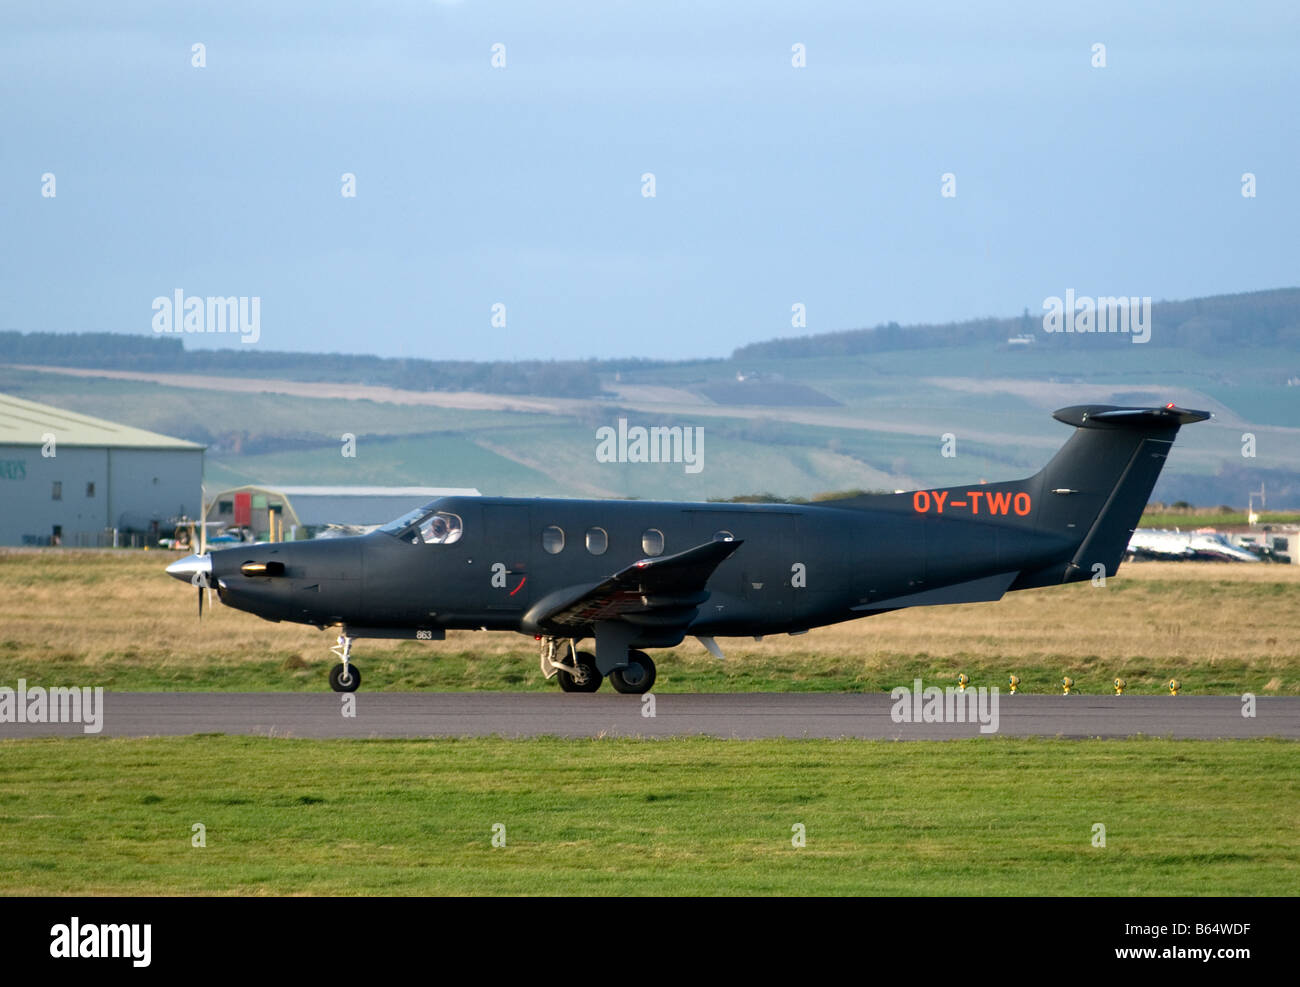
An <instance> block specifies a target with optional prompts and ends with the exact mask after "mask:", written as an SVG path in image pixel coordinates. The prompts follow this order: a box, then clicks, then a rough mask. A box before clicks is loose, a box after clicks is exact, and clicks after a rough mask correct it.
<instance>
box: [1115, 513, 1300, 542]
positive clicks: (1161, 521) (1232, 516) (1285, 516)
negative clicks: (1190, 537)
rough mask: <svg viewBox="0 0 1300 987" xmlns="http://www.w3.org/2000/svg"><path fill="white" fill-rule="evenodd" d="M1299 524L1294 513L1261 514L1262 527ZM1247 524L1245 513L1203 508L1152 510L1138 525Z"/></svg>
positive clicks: (1174, 526)
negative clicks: (1195, 509) (1193, 509)
mask: <svg viewBox="0 0 1300 987" xmlns="http://www.w3.org/2000/svg"><path fill="white" fill-rule="evenodd" d="M1297 522H1300V514H1298V513H1295V512H1294V511H1282V512H1278V511H1261V512H1259V523H1260V524H1261V525H1264V524H1296V523H1297ZM1246 523H1247V517H1246V512H1245V511H1220V510H1218V509H1217V508H1203V509H1200V510H1197V511H1169V510H1165V511H1157V510H1150V511H1147V512H1146V513H1144V514H1143V515H1142V520H1141V521H1139V522H1138V525H1139V527H1142V528H1182V529H1183V530H1184V531H1187V530H1190V529H1192V528H1207V527H1208V528H1212V527H1216V526H1223V525H1238V524H1246ZM1259 534H1260V536H1261V537H1262V535H1263V532H1262V531H1260V532H1259Z"/></svg>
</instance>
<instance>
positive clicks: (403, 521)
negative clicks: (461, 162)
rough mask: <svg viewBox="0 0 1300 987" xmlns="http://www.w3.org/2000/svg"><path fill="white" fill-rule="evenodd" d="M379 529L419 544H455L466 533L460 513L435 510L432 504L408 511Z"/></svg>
mask: <svg viewBox="0 0 1300 987" xmlns="http://www.w3.org/2000/svg"><path fill="white" fill-rule="evenodd" d="M379 530H380V531H386V532H388V533H389V534H390V535H396V536H397V537H398V538H402V539H406V540H409V541H410V542H412V543H413V544H417V545H418V544H420V543H421V542H423V543H424V544H425V545H453V544H455V543H456V542H458V541H460V536H461V535H462V534H463V533H464V528H463V526H462V524H461V520H460V516H459V515H456V514H452V513H450V512H449V511H435V510H433V505H432V504H426V505H425V506H424V507H421V508H418V509H417V510H414V511H408V512H407V513H405V514H403V515H402V516H401V517H399V518H397V519H395V520H393V521H389V522H388V523H387V524H385V525H382V526H381V527H380V529H379Z"/></svg>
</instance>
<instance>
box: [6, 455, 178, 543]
mask: <svg viewBox="0 0 1300 987" xmlns="http://www.w3.org/2000/svg"><path fill="white" fill-rule="evenodd" d="M56 480H57V481H60V482H61V483H62V484H63V498H62V499H61V500H54V499H53V496H52V492H53V486H54V482H55V481H56ZM202 481H203V452H202V450H199V449H194V450H189V449H104V448H77V447H70V446H64V445H60V446H58V447H57V448H56V450H55V455H54V456H51V457H45V456H42V455H41V447H40V446H5V445H0V545H21V544H22V543H23V536H24V535H34V536H37V537H40V538H48V537H49V536H50V534H51V533H52V532H53V530H54V526H55V525H61V526H62V527H63V543H64V544H65V545H70V544H73V542H74V540H75V536H76V535H77V534H79V533H84V534H88V535H94V534H97V533H99V532H101V531H103V530H104V529H105V528H112V527H122V526H123V522H124V521H128V522H129V521H134V523H135V524H136V525H138V526H139V525H141V524H142V523H147V522H148V521H149V520H151V519H154V520H157V521H159V522H160V523H161V524H162V526H163V527H164V528H165V526H166V521H167V519H168V518H170V517H172V516H173V515H175V514H179V513H186V514H188V515H189V516H191V517H195V516H197V514H198V512H199V499H200V496H201V493H200V491H201V485H202ZM87 483H94V485H95V492H94V495H93V496H87V495H86V484H87ZM163 533H164V534H167V535H170V534H171V532H170V531H164V532H163Z"/></svg>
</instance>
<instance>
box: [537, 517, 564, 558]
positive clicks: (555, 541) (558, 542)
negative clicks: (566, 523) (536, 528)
mask: <svg viewBox="0 0 1300 987" xmlns="http://www.w3.org/2000/svg"><path fill="white" fill-rule="evenodd" d="M542 548H544V549H546V551H548V552H549V553H550V554H551V555H558V554H560V552H563V551H564V529H563V528H561V527H559V526H558V525H554V524H551V525H547V526H546V527H545V528H543V529H542Z"/></svg>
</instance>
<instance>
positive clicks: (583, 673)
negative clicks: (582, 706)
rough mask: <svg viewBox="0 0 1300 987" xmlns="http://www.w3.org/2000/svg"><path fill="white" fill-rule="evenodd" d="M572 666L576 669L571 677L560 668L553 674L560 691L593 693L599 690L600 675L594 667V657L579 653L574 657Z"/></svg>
mask: <svg viewBox="0 0 1300 987" xmlns="http://www.w3.org/2000/svg"><path fill="white" fill-rule="evenodd" d="M574 664H575V665H577V667H578V674H577V675H571V674H569V673H568V672H566V671H565V670H564V669H562V668H561V669H558V670H557V671H556V673H555V677H556V678H557V679H559V680H560V689H561V690H562V691H564V692H595V691H596V690H597V689H599V688H600V680H601V674H600V669H598V668H597V667H596V656H595V655H593V654H591V653H589V652H586V651H579V652H578V653H577V655H575V656H574Z"/></svg>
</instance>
